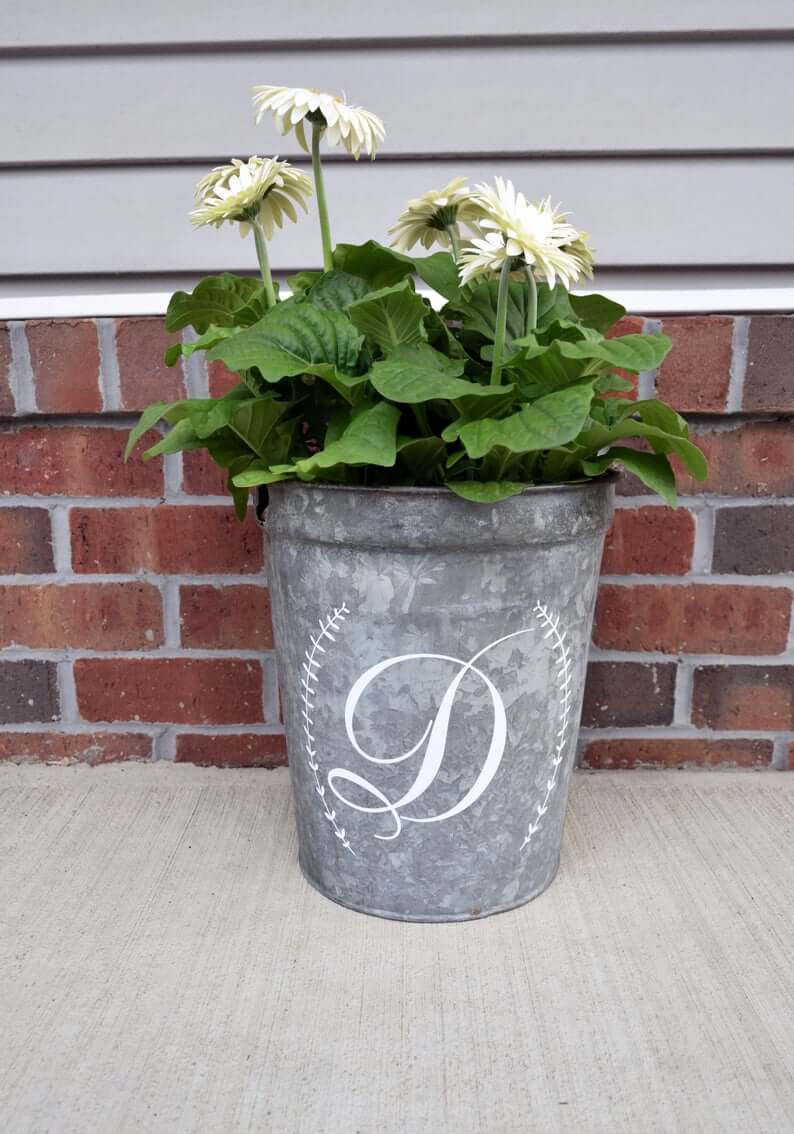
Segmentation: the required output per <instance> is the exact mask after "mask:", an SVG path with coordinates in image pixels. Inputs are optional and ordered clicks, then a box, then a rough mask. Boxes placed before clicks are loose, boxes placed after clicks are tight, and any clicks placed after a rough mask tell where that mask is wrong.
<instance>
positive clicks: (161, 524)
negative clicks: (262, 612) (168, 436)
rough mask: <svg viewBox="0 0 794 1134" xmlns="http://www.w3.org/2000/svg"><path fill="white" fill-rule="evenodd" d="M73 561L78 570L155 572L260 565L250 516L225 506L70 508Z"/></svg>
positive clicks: (232, 570) (258, 539)
mask: <svg viewBox="0 0 794 1134" xmlns="http://www.w3.org/2000/svg"><path fill="white" fill-rule="evenodd" d="M70 518H71V530H72V563H73V566H74V570H75V571H77V572H79V573H81V574H91V573H92V572H93V573H96V572H111V573H113V572H115V573H118V572H136V571H157V572H166V573H169V572H170V573H179V572H182V573H187V574H191V575H206V574H214V573H218V572H221V573H228V574H252V573H254V572H256V571H259V570H261V568H262V563H263V540H262V533H261V531H260V530H259V528H258V527H257V526H256V522H255V521H254V519H253V516H251V517H249V519H247V520H246V522H245V523H243V524H241V523H240V522H239V520H238V519H237V517H236V516H235V514H234V511H233V510H232V509H231V508H229V507H225V506H221V507H203V506H201V505H195V506H191V505H179V504H164V505H160V506H159V507H155V508H147V507H145V506H142V507H133V508H73V509H72V510H71V517H70Z"/></svg>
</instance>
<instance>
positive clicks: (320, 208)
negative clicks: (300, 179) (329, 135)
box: [312, 122, 334, 272]
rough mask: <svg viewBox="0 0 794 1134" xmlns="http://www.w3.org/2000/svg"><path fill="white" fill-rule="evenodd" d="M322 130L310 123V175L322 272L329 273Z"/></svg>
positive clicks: (329, 230) (328, 235) (329, 240)
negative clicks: (321, 251)
mask: <svg viewBox="0 0 794 1134" xmlns="http://www.w3.org/2000/svg"><path fill="white" fill-rule="evenodd" d="M324 130H325V126H323V124H322V123H321V122H314V123H312V173H313V174H314V191H315V193H316V194H317V212H318V214H319V217H320V234H321V236H322V241H323V270H324V271H326V272H330V271H331V269H332V268H333V266H334V261H333V256H332V255H331V226H330V224H329V223H328V203H327V201H326V199H325V185H324V183H323V167H322V162H321V161H320V140H321V138H322V136H323V131H324Z"/></svg>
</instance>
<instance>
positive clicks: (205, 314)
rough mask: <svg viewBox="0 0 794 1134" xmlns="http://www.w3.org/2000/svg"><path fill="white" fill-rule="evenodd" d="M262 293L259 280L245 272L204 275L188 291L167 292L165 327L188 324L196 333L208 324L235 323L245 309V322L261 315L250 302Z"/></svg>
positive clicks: (179, 327)
mask: <svg viewBox="0 0 794 1134" xmlns="http://www.w3.org/2000/svg"><path fill="white" fill-rule="evenodd" d="M261 295H263V287H262V284H261V282H259V281H257V280H255V279H253V278H249V277H247V276H233V275H231V274H230V273H228V272H227V273H226V274H224V275H222V276H208V277H207V278H206V279H203V280H202V281H201V283H200V284H198V285H197V286H196V287H195V288H194V289H193V291H192V292H189V293H188V292H184V291H177V292H174V294H173V295H172V296H171V300H170V302H169V304H168V310H167V312H166V316H165V325H166V329H167V330H169V331H179V330H181V329H182V327H188V326H192V327H193V328H194V329H195V330H196V331H198V333H199V334H200V335H201V334H204V332H205V331H206V330H207V329H208V328H209V327H210V326H211V325H213V324H214V325H215V326H217V327H233V326H236V325H237V324H238V323H239V319H238V316H239V315H240V313H241V312H243V311H244V310H246V309H247V310H248V311H249V315H248V318H247V322H248V323H253V322H254V321H255V320H256V319H257V318H259V316H260V315H261V313H262V312H261V310H259V311H257V310H256V309H255V308H254V307H252V306H251V304H252V301H254V300H255V298H256V297H257V296H261Z"/></svg>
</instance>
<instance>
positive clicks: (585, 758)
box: [581, 737, 772, 770]
mask: <svg viewBox="0 0 794 1134" xmlns="http://www.w3.org/2000/svg"><path fill="white" fill-rule="evenodd" d="M771 762H772V741H771V740H699V739H697V738H693V739H689V738H679V737H664V738H660V739H659V740H656V739H654V740H632V739H630V738H628V737H627V738H626V739H623V738H622V737H621V738H620V739H617V740H615V739H613V740H593V741H590V743H589V744H587V745H585V748H584V752H583V754H582V761H581V763H582V767H584V768H598V769H604V770H608V769H613V768H621V769H625V768H684V767H686V766H687V765H692V766H694V767H700V768H712V767H715V768H718V767H726V768H768V767H769V766H770V764H771Z"/></svg>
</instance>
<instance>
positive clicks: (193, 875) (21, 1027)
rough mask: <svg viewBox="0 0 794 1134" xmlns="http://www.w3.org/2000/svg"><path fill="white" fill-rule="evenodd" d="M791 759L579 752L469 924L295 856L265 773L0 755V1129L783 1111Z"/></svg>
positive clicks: (624, 1126)
mask: <svg viewBox="0 0 794 1134" xmlns="http://www.w3.org/2000/svg"><path fill="white" fill-rule="evenodd" d="M793 828H794V776H791V777H787V776H785V775H775V774H771V773H767V774H752V773H744V774H742V773H663V774H658V773H651V772H629V773H615V774H612V773H609V774H608V773H599V774H596V775H584V774H580V775H579V776H577V779H576V783H575V786H574V791H573V797H572V804H571V809H570V812H569V819H568V827H567V837H566V845H565V852H564V856H563V864H562V868H561V871H560V874H559V876H558V878H557V880H556V882H555V883H554V884H553V885H552V887H551V889H550V890H549V891H548V892H547V893H546V894H545V895H544V896H542V897H541V898H539V899H537V900H536V901H535V902H533V903H531V904H530V905H529V906H526V907H524V908H523V909H521V910H518V911H514V912H512V913H507V914H502V915H500V916H498V917H494V918H490V919H488V920H484V921H480V922H473V923H469V924H463V925H436V926H432V925H403V924H399V923H395V922H388V921H381V920H378V919H375V918H369V917H366V916H363V915H360V914H354V913H351V912H349V911H347V910H344V909H342V908H340V907H338V906H335V905H333V904H332V903H331V902H329V901H326V900H325V899H323V898H322V897H320V895H318V894H317V893H315V892H314V891H313V890H311V889H310V888H309V886H308V885H307V884H306V883H305V882H304V881H303V880H302V878H301V876H300V875H299V873H298V869H297V864H296V858H295V856H296V847H295V836H294V832H293V827H292V821H291V816H290V799H289V792H288V784H287V777H286V773H284V772H245V771H218V770H214V769H207V770H204V769H197V768H192V767H185V766H181V767H173V766H166V765H153V766H114V767H106V768H97V769H88V768H48V767H11V766H7V767H3V768H0V1013H1V1014H2V1025H1V1027H0V1131H2V1132H3V1134H127V1132H132V1131H145V1132H147V1134H159V1132H161V1131H162V1132H166V1131H167V1132H169V1134H171V1132H180V1134H181V1132H191V1134H192V1132H195V1134H236V1132H237V1131H256V1132H270V1131H273V1132H277V1134H293V1132H303V1131H307V1132H308V1131H311V1132H312V1134H317V1132H320V1134H324V1132H326V1131H327V1132H331V1131H333V1132H337V1131H348V1132H362V1134H369V1132H370V1131H372V1132H376V1131H377V1132H378V1134H403V1132H409V1134H414V1132H425V1131H428V1132H433V1134H447V1132H454V1134H468V1132H478V1134H479V1132H487V1134H502V1132H510V1134H512V1132H516V1134H519V1132H520V1134H527V1132H533V1131H576V1132H578V1134H582V1132H584V1134H590V1132H591V1131H592V1132H604V1134H607V1132H608V1134H616V1132H624V1131H625V1132H631V1134H644V1132H649V1131H659V1132H664V1134H668V1132H672V1131H681V1132H686V1134H693V1132H696V1131H708V1132H711V1131H736V1132H741V1134H751V1132H755V1131H759V1132H760V1131H763V1132H773V1131H774V1132H781V1131H789V1130H794V1076H793V1074H792V1068H794V963H793V958H794V932H793V931H792V930H793V928H794V900H793V897H792V895H793V892H794V888H793V887H792V881H793V879H794V869H793V867H792V859H793V858H794V856H793V855H792V840H791V835H792V829H793Z"/></svg>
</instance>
